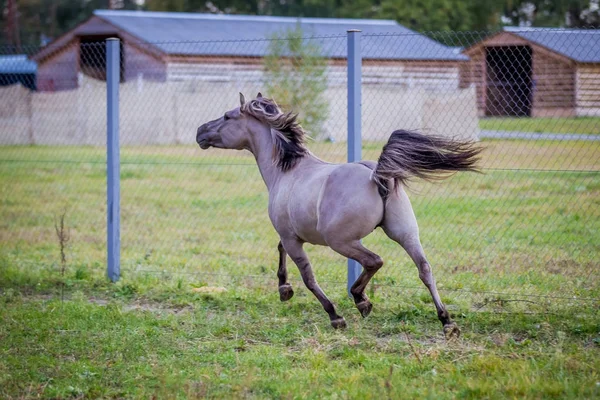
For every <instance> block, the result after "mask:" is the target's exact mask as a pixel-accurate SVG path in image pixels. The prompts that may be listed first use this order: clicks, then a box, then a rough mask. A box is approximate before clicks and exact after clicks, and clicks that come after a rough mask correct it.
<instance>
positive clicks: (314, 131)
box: [264, 26, 329, 138]
mask: <svg viewBox="0 0 600 400" xmlns="http://www.w3.org/2000/svg"><path fill="white" fill-rule="evenodd" d="M271 39H272V40H271V41H270V44H269V51H268V55H267V56H266V57H265V58H264V68H265V78H266V88H267V91H268V95H269V96H270V97H272V98H274V99H275V100H276V101H277V102H278V104H280V105H281V106H283V107H284V108H287V109H292V110H294V111H295V112H298V113H299V116H300V120H301V122H302V126H303V127H304V128H305V129H306V130H307V132H308V133H309V134H310V135H311V136H313V137H314V138H322V137H323V136H324V133H325V132H324V129H323V124H324V122H325V120H326V119H327V115H328V112H329V104H328V102H327V99H326V98H325V90H326V89H327V75H326V72H327V71H326V70H327V62H326V60H325V58H323V57H322V53H321V47H320V46H319V44H318V43H316V42H315V41H314V40H306V39H303V35H302V29H300V27H299V26H298V27H296V28H295V29H290V30H288V31H285V32H282V33H279V34H275V35H273V37H272V38H271Z"/></svg>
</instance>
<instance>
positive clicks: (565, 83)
mask: <svg viewBox="0 0 600 400" xmlns="http://www.w3.org/2000/svg"><path fill="white" fill-rule="evenodd" d="M574 115H575V64H574V63H573V62H571V61H566V60H561V59H558V58H556V57H553V56H551V55H550V54H548V53H544V52H542V51H539V50H538V51H536V49H534V50H533V109H532V116H533V117H572V116H574Z"/></svg>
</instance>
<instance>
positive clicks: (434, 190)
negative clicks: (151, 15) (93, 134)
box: [0, 141, 600, 398]
mask: <svg viewBox="0 0 600 400" xmlns="http://www.w3.org/2000/svg"><path fill="white" fill-rule="evenodd" d="M484 145H485V146H486V152H485V153H484V158H483V160H482V166H483V167H484V174H479V175H477V174H459V175H456V176H454V177H452V178H451V179H449V180H447V181H444V182H440V183H434V184H431V183H422V182H415V183H414V184H413V186H412V187H411V199H412V202H413V206H414V209H415V213H416V215H417V219H418V221H419V224H420V230H421V236H422V240H423V243H424V247H425V250H426V252H427V254H428V256H429V259H430V261H431V262H432V265H433V268H434V274H435V275H436V278H437V281H438V286H439V288H440V292H441V294H442V297H443V299H444V301H445V302H446V303H447V305H448V307H449V309H450V310H451V312H452V313H453V315H454V317H455V319H456V320H457V322H458V324H459V325H460V327H461V328H462V331H463V336H462V337H461V339H460V340H458V341H455V342H446V341H445V340H444V338H443V336H442V333H441V326H440V324H439V322H438V321H437V319H436V316H435V311H434V307H433V305H432V304H431V299H430V297H429V295H428V293H427V291H426V290H424V287H423V285H422V284H421V283H420V281H419V279H418V276H417V273H416V269H415V267H414V265H413V264H412V263H411V262H410V260H409V259H408V257H407V256H406V255H405V254H404V252H403V251H402V249H400V248H399V247H398V246H397V245H395V244H394V243H392V242H390V241H389V240H387V239H386V238H385V236H384V235H383V234H382V233H381V232H380V231H376V232H375V233H374V234H373V235H372V236H369V237H368V238H366V239H365V241H364V242H365V244H366V245H367V246H368V247H369V248H371V249H373V250H374V251H376V252H377V253H378V254H380V255H381V256H382V257H383V258H384V260H385V261H386V265H385V266H384V268H383V269H382V270H381V271H380V272H379V273H378V274H377V275H376V277H375V279H374V283H373V284H372V285H370V286H369V288H368V294H369V295H370V297H371V298H372V300H373V303H374V311H373V314H372V315H371V316H369V318H367V319H364V320H363V319H362V318H360V317H359V315H358V312H357V311H356V310H355V308H354V306H353V304H352V302H351V301H350V300H349V299H348V298H347V296H346V294H345V283H344V282H345V275H346V271H345V261H344V259H343V258H342V257H341V256H338V255H336V254H334V253H333V252H331V251H330V250H328V249H326V248H321V247H313V246H307V247H308V253H309V256H310V257H311V260H312V261H313V264H314V268H315V274H316V276H317V278H318V279H319V281H320V283H321V284H322V287H323V289H324V290H325V291H326V293H327V294H328V295H329V296H330V297H331V298H332V300H333V301H334V302H335V303H336V304H337V305H338V307H339V312H340V314H342V315H344V316H345V317H346V319H347V321H348V324H349V328H348V329H347V330H346V331H343V332H336V331H333V330H332V329H331V328H330V326H329V321H328V318H327V316H326V314H325V313H324V312H323V310H322V309H321V307H320V305H319V304H318V302H317V301H316V299H315V298H314V297H313V296H312V294H311V293H310V292H308V291H307V290H306V289H305V288H304V287H303V285H302V283H301V282H300V280H299V274H298V272H297V270H296V269H295V268H294V267H293V265H290V277H291V282H292V284H293V286H294V288H295V291H296V295H295V296H294V298H293V299H292V300H291V301H290V302H288V303H280V302H279V299H278V293H277V288H276V284H277V278H276V269H277V264H276V263H277V250H276V245H277V236H276V234H275V232H274V231H273V228H272V227H271V225H270V222H269V220H268V217H267V210H266V208H267V193H266V190H265V188H264V184H263V183H262V181H261V178H260V175H259V173H258V171H257V169H256V166H255V165H254V161H253V159H252V158H251V157H249V156H248V155H247V154H245V153H237V152H220V151H208V152H199V151H197V150H195V149H190V148H187V147H186V148H184V147H164V148H161V147H144V148H126V149H124V150H123V152H122V159H123V161H124V163H123V166H122V170H121V176H122V183H121V195H122V231H121V235H122V236H121V240H122V266H121V268H122V279H121V280H120V281H119V282H118V283H117V284H110V283H108V282H107V281H106V279H105V277H104V275H105V262H106V261H105V260H106V254H105V251H106V250H105V240H106V239H105V237H106V228H105V219H106V217H105V212H106V206H105V193H106V192H105V190H106V189H105V185H106V181H105V165H104V155H103V151H102V149H95V148H47V147H5V148H0V205H1V206H0V398H32V397H42V398H67V397H88V398H98V397H101V398H108V397H115V398H122V397H127V398H151V397H155V398H194V397H201V398H205V397H209V398H359V397H365V398H381V397H383V398H415V397H419V398H420V397H430V398H459V397H460V398H463V397H464V398H505V397H529V398H591V397H595V396H599V395H600V387H599V384H598V382H600V374H599V373H598V371H599V370H600V368H599V367H600V357H599V356H600V325H599V322H598V321H600V313H599V312H598V309H599V308H598V305H599V301H598V299H599V298H600V268H599V267H600V264H599V263H598V254H599V253H600V245H599V243H600V240H599V237H600V207H599V206H600V200H599V199H600V172H599V171H600V157H599V155H600V144H596V143H578V142H566V143H554V142H518V141H490V142H485V143H484ZM311 148H312V149H313V150H314V151H315V152H316V153H317V154H318V155H321V156H323V157H324V158H326V159H329V160H334V161H335V160H337V161H340V160H342V159H343V154H344V145H343V144H339V143H336V144H322V143H314V144H312V145H311ZM380 149H381V143H376V144H366V145H365V158H370V159H373V158H376V157H377V155H378V153H379V151H380ZM9 160H10V161H9ZM65 210H66V223H67V227H68V228H69V232H70V241H69V243H68V246H67V268H66V270H65V272H64V274H63V273H62V272H61V265H60V258H59V257H60V256H59V249H58V244H57V239H56V234H55V232H54V223H55V220H56V218H57V217H58V216H59V215H61V214H62V213H63V212H64V211H65ZM290 264H291V262H290ZM202 286H217V287H224V288H226V289H227V291H226V292H224V293H219V294H202V293H197V292H195V291H194V289H195V288H198V287H202ZM61 297H64V301H61Z"/></svg>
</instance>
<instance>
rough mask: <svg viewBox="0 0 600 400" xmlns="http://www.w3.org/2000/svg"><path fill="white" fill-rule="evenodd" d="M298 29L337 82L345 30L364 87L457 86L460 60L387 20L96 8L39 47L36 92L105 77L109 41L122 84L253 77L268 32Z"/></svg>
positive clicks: (340, 77) (259, 68)
mask: <svg viewBox="0 0 600 400" xmlns="http://www.w3.org/2000/svg"><path fill="white" fill-rule="evenodd" d="M298 25H299V26H300V27H301V29H302V31H303V34H304V35H305V36H307V37H315V39H310V40H311V41H313V42H318V44H319V46H320V47H321V50H322V53H323V55H324V56H325V57H327V58H328V59H330V60H331V66H332V68H331V71H330V72H331V74H329V77H330V79H333V81H334V82H333V83H334V84H335V81H339V82H344V84H345V79H346V77H345V72H344V71H345V69H344V68H345V67H344V65H345V58H346V37H345V36H346V31H347V30H348V29H359V30H361V31H362V32H363V40H362V45H363V46H362V48H363V59H364V60H365V63H364V65H365V69H364V71H363V77H364V82H365V83H372V84H378V83H383V84H392V85H399V86H403V87H424V88H426V89H432V90H456V89H458V85H459V81H460V74H459V69H460V66H461V65H462V64H464V63H466V62H467V61H468V57H466V56H464V55H462V54H460V53H459V52H457V51H456V50H455V49H453V48H450V47H447V46H444V45H442V44H441V43H438V42H436V41H434V40H432V39H430V38H428V37H426V36H424V35H421V34H418V33H416V32H413V31H411V30H409V29H407V28H405V27H403V26H401V25H399V24H398V23H397V22H395V21H390V20H363V19H333V18H302V19H298V18H285V17H268V16H244V15H217V14H191V13H167V12H140V11H114V10H98V11H95V12H94V15H93V16H92V17H90V18H89V19H88V20H87V21H85V22H83V23H81V24H80V25H79V26H77V27H75V28H74V29H72V30H71V31H69V32H67V33H66V34H64V35H63V36H61V37H59V38H57V39H56V40H55V41H53V42H52V43H50V44H49V45H48V46H46V47H44V48H43V49H41V50H40V51H39V52H38V53H36V54H35V55H34V56H33V57H32V58H33V59H34V60H35V61H36V62H37V63H38V76H37V81H38V89H39V90H42V91H55V90H67V89H73V88H76V87H77V86H78V84H79V81H80V80H81V75H82V74H85V75H88V76H91V77H94V78H98V79H104V77H105V67H104V64H105V61H106V60H105V55H104V54H105V47H104V46H105V45H104V41H105V40H106V39H107V38H109V37H118V38H120V39H121V43H122V53H121V54H122V60H123V61H122V71H121V78H122V80H124V81H131V80H134V79H143V80H153V81H169V80H186V79H195V80H205V81H215V82H225V81H236V80H239V81H243V80H246V81H247V80H258V79H261V77H262V70H263V67H262V60H263V57H264V56H266V55H267V54H268V52H269V43H270V42H269V41H268V40H264V39H268V38H271V37H273V35H274V34H276V33H278V32H282V31H284V30H286V29H294V28H295V27H297V26H298Z"/></svg>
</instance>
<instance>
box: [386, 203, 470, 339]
mask: <svg viewBox="0 0 600 400" xmlns="http://www.w3.org/2000/svg"><path fill="white" fill-rule="evenodd" d="M382 228H383V230H384V231H385V233H386V234H387V235H388V236H389V237H390V239H392V240H394V241H395V242H397V243H398V244H400V246H402V247H403V248H404V250H406V252H407V253H408V255H409V256H410V258H412V260H413V261H414V263H415V264H416V266H417V268H418V270H419V278H420V279H421V281H422V282H423V283H424V284H425V286H426V287H427V289H428V290H429V293H431V297H432V298H433V303H434V304H435V308H436V310H437V315H438V318H439V319H440V321H441V322H442V325H443V326H444V334H445V335H446V338H451V337H458V336H460V329H459V328H458V326H457V325H456V323H455V322H453V321H452V320H451V319H450V314H449V313H448V310H446V306H445V305H444V303H443V302H442V299H441V298H440V295H439V293H438V290H437V286H436V284H435V278H434V277H433V273H432V272H431V266H430V265H429V262H428V261H427V258H426V257H425V252H424V251H423V246H421V241H420V240H419V228H418V226H417V220H416V218H415V215H414V213H413V210H412V207H411V205H410V202H409V200H408V196H406V194H405V193H404V191H401V192H399V193H398V194H396V195H394V197H393V198H390V200H389V201H388V205H387V207H386V217H385V220H384V223H383V226H382Z"/></svg>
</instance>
